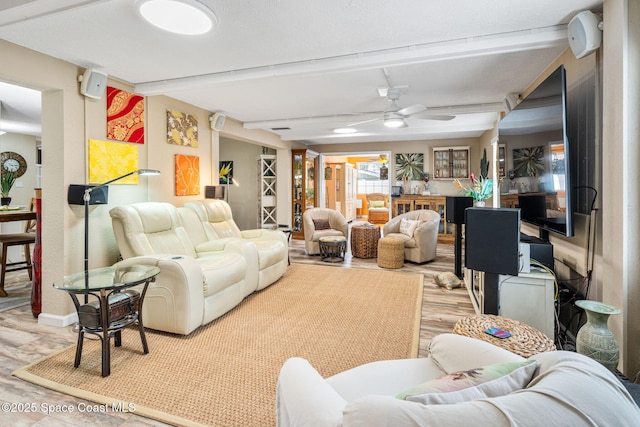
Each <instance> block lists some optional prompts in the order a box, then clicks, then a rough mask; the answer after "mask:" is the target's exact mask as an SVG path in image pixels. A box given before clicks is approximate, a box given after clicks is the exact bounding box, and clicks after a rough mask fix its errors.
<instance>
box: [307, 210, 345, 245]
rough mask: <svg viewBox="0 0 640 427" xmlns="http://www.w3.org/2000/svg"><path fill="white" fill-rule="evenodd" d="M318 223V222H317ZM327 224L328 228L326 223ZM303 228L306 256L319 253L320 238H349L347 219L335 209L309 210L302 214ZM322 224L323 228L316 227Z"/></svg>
mask: <svg viewBox="0 0 640 427" xmlns="http://www.w3.org/2000/svg"><path fill="white" fill-rule="evenodd" d="M318 221H319V222H318ZM327 221H328V222H329V224H328V226H327V224H326V222H327ZM302 223H303V228H304V248H305V250H306V251H307V254H308V255H318V254H319V253H320V238H321V237H326V236H343V237H344V238H345V239H348V238H349V224H348V223H347V219H346V218H345V217H344V215H342V213H340V211H337V210H335V209H329V208H311V209H307V210H306V211H304V213H303V214H302ZM320 223H322V224H323V225H324V226H325V227H326V228H325V227H316V224H320Z"/></svg>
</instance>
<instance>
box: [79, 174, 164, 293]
mask: <svg viewBox="0 0 640 427" xmlns="http://www.w3.org/2000/svg"><path fill="white" fill-rule="evenodd" d="M131 175H140V176H144V175H160V171H159V170H156V169H137V170H134V171H133V172H129V173H126V174H124V175H122V176H119V177H117V178H114V179H110V180H109V181H107V182H104V183H102V184H99V185H94V186H89V185H74V184H72V185H70V186H69V194H68V203H69V204H71V205H84V285H85V288H87V289H88V288H89V205H94V204H106V203H107V201H108V192H107V191H106V186H107V185H109V184H111V183H112V182H116V181H119V180H121V179H123V178H126V177H128V176H131ZM99 189H100V190H102V189H104V190H105V191H100V192H96V194H97V197H95V198H93V200H92V197H91V193H92V192H95V191H96V190H99ZM80 195H82V198H81V199H80V197H79V196H80ZM88 298H89V296H88V295H86V294H85V296H84V299H85V301H84V302H85V304H86V303H87V302H88Z"/></svg>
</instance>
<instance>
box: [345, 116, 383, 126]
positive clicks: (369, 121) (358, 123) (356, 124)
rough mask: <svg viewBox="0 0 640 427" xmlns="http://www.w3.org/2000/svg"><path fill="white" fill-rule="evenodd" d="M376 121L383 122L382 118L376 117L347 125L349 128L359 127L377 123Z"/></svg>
mask: <svg viewBox="0 0 640 427" xmlns="http://www.w3.org/2000/svg"><path fill="white" fill-rule="evenodd" d="M376 120H382V119H381V118H380V117H376V118H375V119H369V120H362V121H360V122H354V123H349V124H347V127H349V126H358V125H362V124H364V123H371V122H375V121H376Z"/></svg>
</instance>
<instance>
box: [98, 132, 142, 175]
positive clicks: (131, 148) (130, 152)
mask: <svg viewBox="0 0 640 427" xmlns="http://www.w3.org/2000/svg"><path fill="white" fill-rule="evenodd" d="M137 169H138V145H135V144H125V143H121V142H112V141H100V140H97V139H90V140H89V184H102V183H104V182H107V181H109V180H111V179H113V178H117V177H119V176H122V175H124V174H127V173H129V172H132V171H135V170H137ZM137 183H138V175H137V174H134V175H131V176H128V177H126V178H123V179H121V180H119V181H116V182H114V184H137Z"/></svg>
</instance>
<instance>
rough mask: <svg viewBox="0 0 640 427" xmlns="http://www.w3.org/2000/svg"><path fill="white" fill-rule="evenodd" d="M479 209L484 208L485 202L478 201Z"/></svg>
mask: <svg viewBox="0 0 640 427" xmlns="http://www.w3.org/2000/svg"><path fill="white" fill-rule="evenodd" d="M476 207H477V208H484V200H476Z"/></svg>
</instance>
